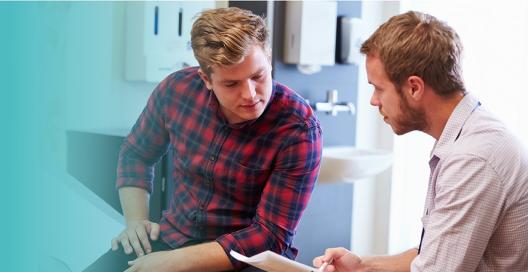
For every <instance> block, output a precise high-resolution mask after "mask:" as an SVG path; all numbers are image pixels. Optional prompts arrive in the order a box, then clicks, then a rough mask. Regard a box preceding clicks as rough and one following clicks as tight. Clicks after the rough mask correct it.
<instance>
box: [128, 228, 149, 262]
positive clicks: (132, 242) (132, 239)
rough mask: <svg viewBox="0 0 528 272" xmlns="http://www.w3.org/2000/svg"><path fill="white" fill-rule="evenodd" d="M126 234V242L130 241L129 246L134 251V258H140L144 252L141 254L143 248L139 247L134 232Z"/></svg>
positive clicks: (130, 231) (139, 244) (129, 231)
mask: <svg viewBox="0 0 528 272" xmlns="http://www.w3.org/2000/svg"><path fill="white" fill-rule="evenodd" d="M127 234H128V240H129V241H130V245H131V246H132V248H133V249H134V252H135V253H136V256H138V257H140V256H143V255H145V252H143V248H142V247H141V243H139V239H138V236H137V233H136V230H128V231H127Z"/></svg>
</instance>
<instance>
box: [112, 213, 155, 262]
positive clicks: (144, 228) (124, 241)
mask: <svg viewBox="0 0 528 272" xmlns="http://www.w3.org/2000/svg"><path fill="white" fill-rule="evenodd" d="M159 233H160V226H159V224H156V223H154V222H151V221H148V220H130V221H128V222H127V228H126V229H125V230H123V231H122V232H121V234H119V236H117V237H116V238H114V239H112V250H114V251H116V250H117V249H118V248H119V244H121V245H122V246H123V250H124V251H125V253H126V254H130V253H132V250H133V251H134V252H135V253H136V255H137V256H138V257H141V256H143V255H145V254H149V253H150V252H152V247H151V246H150V242H149V236H150V240H152V241H156V240H157V239H158V236H159Z"/></svg>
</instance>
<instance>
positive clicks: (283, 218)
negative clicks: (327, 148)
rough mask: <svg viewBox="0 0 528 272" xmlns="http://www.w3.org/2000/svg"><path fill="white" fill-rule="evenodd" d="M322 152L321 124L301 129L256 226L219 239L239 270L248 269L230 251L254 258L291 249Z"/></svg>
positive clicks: (280, 162) (274, 176)
mask: <svg viewBox="0 0 528 272" xmlns="http://www.w3.org/2000/svg"><path fill="white" fill-rule="evenodd" d="M321 148H322V132H321V128H320V126H319V123H318V122H317V121H316V120H313V122H312V123H305V124H302V125H299V127H298V128H296V133H295V134H294V136H293V137H290V138H289V139H288V140H287V141H286V144H285V145H284V148H283V149H282V150H281V151H280V152H279V154H278V156H277V158H276V163H275V165H274V170H273V172H272V173H271V175H270V177H269V179H268V181H267V183H266V185H265V187H264V190H263V192H262V196H261V199H260V202H259V204H258V207H257V211H256V215H255V217H254V220H253V223H252V224H251V225H250V226H248V227H246V228H243V229H240V230H238V231H236V232H232V233H228V234H225V235H223V236H220V237H219V238H217V239H216V241H217V242H218V243H219V244H220V245H221V246H222V247H223V248H224V250H225V252H226V254H227V256H229V258H230V259H231V262H232V263H233V265H234V267H235V268H236V269H240V268H243V267H244V266H245V265H244V264H243V263H240V262H238V261H236V260H235V259H233V258H232V257H231V256H230V255H229V251H230V250H231V249H233V250H235V251H238V252H240V253H242V254H244V255H246V256H252V255H255V254H257V253H260V252H262V251H265V250H271V251H274V252H276V253H278V254H284V253H285V251H286V250H287V249H288V248H289V247H290V246H291V243H292V240H293V236H294V234H295V230H296V228H297V225H298V223H299V220H300V218H301V215H302V213H303V211H304V209H305V208H306V205H307V204H308V201H309V199H310V196H311V194H312V191H313V188H314V184H315V181H316V179H317V176H318V174H319V165H320V160H321Z"/></svg>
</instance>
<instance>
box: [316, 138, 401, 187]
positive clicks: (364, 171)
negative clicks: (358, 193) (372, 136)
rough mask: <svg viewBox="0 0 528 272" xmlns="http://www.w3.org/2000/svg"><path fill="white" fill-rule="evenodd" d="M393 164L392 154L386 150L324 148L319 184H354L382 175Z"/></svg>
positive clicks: (341, 147)
mask: <svg viewBox="0 0 528 272" xmlns="http://www.w3.org/2000/svg"><path fill="white" fill-rule="evenodd" d="M391 164H392V154H391V153H390V152H388V151H384V150H375V149H358V148H355V147H352V146H332V147H324V148H323V157H322V160H321V169H320V172H319V179H318V182H320V183H329V182H342V181H346V182H352V181H355V180H358V179H364V178H369V177H372V176H374V175H377V174H379V173H381V172H382V171H383V170H385V169H387V168H389V166H391Z"/></svg>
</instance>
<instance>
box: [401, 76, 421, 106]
mask: <svg viewBox="0 0 528 272" xmlns="http://www.w3.org/2000/svg"><path fill="white" fill-rule="evenodd" d="M405 88H406V89H407V94H408V95H409V97H410V98H411V99H413V100H414V101H418V100H421V99H422V97H423V95H424V92H425V82H424V81H423V79H422V78H421V77H419V76H410V77H409V78H407V81H406V82H405Z"/></svg>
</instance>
